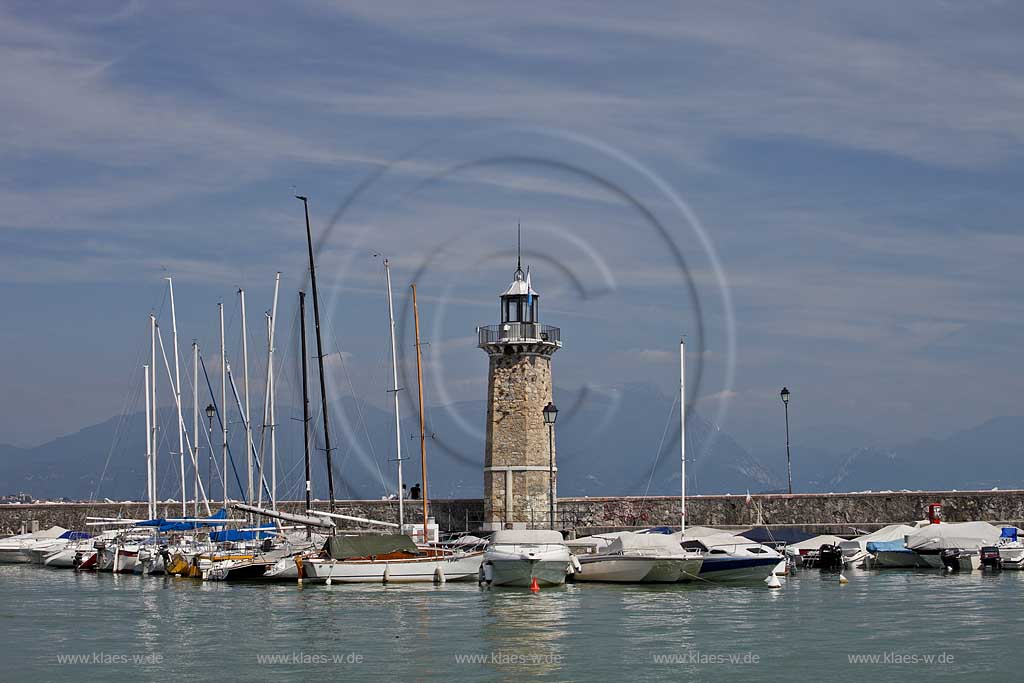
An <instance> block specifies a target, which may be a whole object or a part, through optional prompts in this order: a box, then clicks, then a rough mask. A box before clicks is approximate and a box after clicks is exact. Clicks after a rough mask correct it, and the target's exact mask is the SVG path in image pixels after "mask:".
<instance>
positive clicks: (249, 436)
mask: <svg viewBox="0 0 1024 683" xmlns="http://www.w3.org/2000/svg"><path fill="white" fill-rule="evenodd" d="M228 384H229V385H230V386H231V392H232V393H233V394H234V396H235V404H236V405H238V406H239V407H240V406H241V403H242V400H241V397H240V396H239V394H238V387H237V386H236V385H235V376H234V375H232V374H231V368H230V367H229V368H228ZM249 424H250V421H246V420H245V419H244V418H243V420H242V426H243V427H246V434H245V436H246V440H247V441H248V443H249V445H250V446H251V447H252V450H253V459H254V461H255V466H256V470H255V473H256V474H258V475H259V478H260V482H262V484H263V490H264V491H265V492H266V494H267V498H269V497H270V486H269V485H268V484H267V478H266V477H264V476H263V467H262V466H261V465H260V458H261V453H259V452H257V451H256V444H255V443H254V442H253V440H252V430H251V428H249ZM247 502H248V501H247Z"/></svg>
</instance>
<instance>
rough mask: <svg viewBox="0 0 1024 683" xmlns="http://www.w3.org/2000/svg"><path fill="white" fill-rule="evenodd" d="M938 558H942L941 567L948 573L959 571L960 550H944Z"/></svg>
mask: <svg viewBox="0 0 1024 683" xmlns="http://www.w3.org/2000/svg"><path fill="white" fill-rule="evenodd" d="M939 557H941V558H942V566H943V567H945V568H946V571H948V572H958V571H960V548H946V549H945V550H943V551H942V552H941V553H940V554H939Z"/></svg>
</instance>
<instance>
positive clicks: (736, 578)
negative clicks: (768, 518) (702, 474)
mask: <svg viewBox="0 0 1024 683" xmlns="http://www.w3.org/2000/svg"><path fill="white" fill-rule="evenodd" d="M679 425H680V438H679V440H680V450H681V460H682V464H681V466H682V487H681V490H680V493H681V495H680V499H681V510H680V530H679V532H677V533H674V534H672V536H674V537H675V538H676V540H677V541H678V542H679V544H680V545H681V546H682V547H683V548H684V549H686V550H688V551H695V552H697V553H699V554H700V556H701V557H702V558H703V562H702V563H701V565H700V571H699V572H698V574H697V579H698V580H701V581H709V582H713V583H753V582H758V581H761V580H764V579H765V578H766V577H770V576H771V575H772V574H778V573H782V572H783V571H784V569H785V564H786V560H785V558H784V557H783V556H782V555H781V554H779V553H778V552H777V551H775V550H774V549H772V548H769V547H767V546H764V545H761V544H760V543H755V542H753V541H750V540H748V539H746V538H743V537H741V536H733V535H732V534H730V533H728V532H721V531H718V530H717V529H701V528H700V527H696V528H691V529H690V530H689V531H688V530H687V528H686V340H685V339H680V340H679ZM649 533H669V530H667V529H651V530H650V531H649Z"/></svg>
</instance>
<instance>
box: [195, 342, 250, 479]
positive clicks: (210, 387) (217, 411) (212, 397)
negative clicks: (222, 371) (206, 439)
mask: <svg viewBox="0 0 1024 683" xmlns="http://www.w3.org/2000/svg"><path fill="white" fill-rule="evenodd" d="M199 365H200V366H201V367H202V368H203V377H205V378H206V388H207V389H208V390H209V392H210V403H211V404H212V405H213V412H214V413H215V414H216V415H217V426H218V427H220V432H221V434H223V433H224V419H223V418H222V417H221V412H220V411H221V407H220V406H219V405H217V397H216V396H215V395H214V393H213V385H212V384H211V383H210V374H209V373H208V372H206V361H205V360H204V359H203V352H202V349H200V351H199ZM227 446H228V462H230V463H231V471H232V472H234V473H235V481H236V482H237V483H238V490H239V491H242V490H243V489H242V479H241V477H239V476H238V468H237V467H235V456H234V455H233V454H232V453H231V444H230V443H229V444H228V445H227ZM239 497H241V496H239Z"/></svg>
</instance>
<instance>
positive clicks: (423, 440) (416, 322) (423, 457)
mask: <svg viewBox="0 0 1024 683" xmlns="http://www.w3.org/2000/svg"><path fill="white" fill-rule="evenodd" d="M410 287H412V315H413V327H414V328H415V331H416V383H417V385H418V386H419V394H420V470H421V471H422V473H423V474H422V476H423V483H422V484H421V485H420V486H421V488H422V489H423V490H422V492H421V495H422V496H423V542H424V543H426V542H427V539H428V538H429V536H428V535H427V433H426V429H425V427H424V417H423V353H422V352H421V350H420V309H419V306H418V305H417V304H416V283H413V284H412V285H410Z"/></svg>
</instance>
